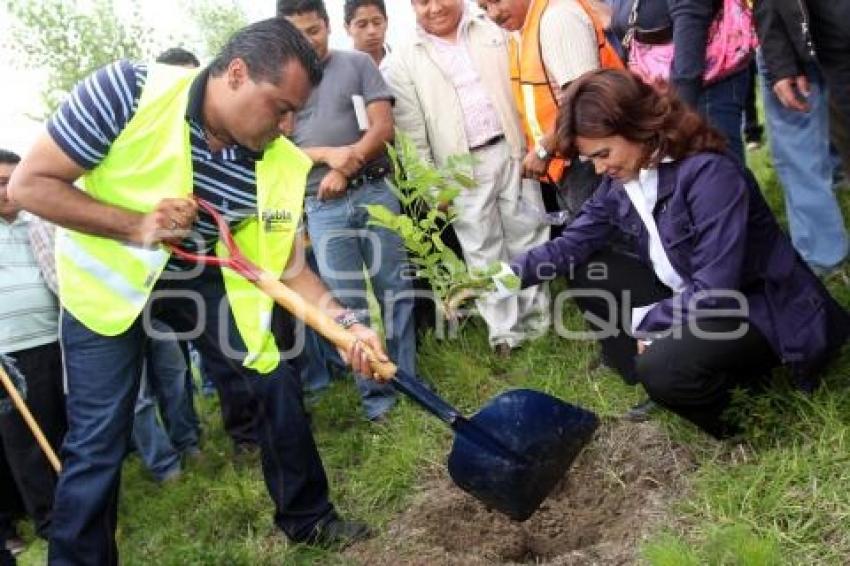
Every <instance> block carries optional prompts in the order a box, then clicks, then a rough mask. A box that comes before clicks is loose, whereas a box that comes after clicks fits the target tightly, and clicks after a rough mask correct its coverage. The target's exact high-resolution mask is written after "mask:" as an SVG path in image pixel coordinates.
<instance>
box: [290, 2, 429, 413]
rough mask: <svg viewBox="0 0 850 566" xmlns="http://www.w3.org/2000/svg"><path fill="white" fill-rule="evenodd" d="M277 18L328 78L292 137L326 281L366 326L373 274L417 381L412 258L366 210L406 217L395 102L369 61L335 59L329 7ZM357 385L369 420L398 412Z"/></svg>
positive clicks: (344, 55) (368, 383)
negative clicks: (392, 182)
mask: <svg viewBox="0 0 850 566" xmlns="http://www.w3.org/2000/svg"><path fill="white" fill-rule="evenodd" d="M277 13H278V16H282V17H285V18H286V19H288V20H289V21H290V22H291V23H293V24H294V25H295V27H297V28H298V29H299V30H301V32H302V33H303V34H304V35H305V36H306V37H307V39H308V40H309V41H310V42H311V43H312V45H313V47H314V48H315V49H316V52H317V53H318V54H319V59H320V60H321V61H322V65H323V71H324V78H323V79H322V82H321V83H320V84H319V86H318V87H316V88H315V89H314V90H313V92H312V94H311V95H310V98H309V100H308V102H307V105H306V106H305V107H304V108H303V109H302V110H301V111H300V112H298V114H297V115H296V117H295V130H294V133H293V136H292V140H293V141H294V142H295V143H296V144H298V146H299V147H300V148H301V149H303V150H304V151H305V152H306V153H307V155H309V156H310V158H311V159H312V160H313V161H314V163H315V165H314V166H313V169H312V171H311V172H310V175H309V177H308V179H307V197H306V202H305V206H304V209H305V210H306V212H307V230H308V233H309V235H310V239H311V241H312V243H313V249H314V251H315V254H316V259H317V261H318V266H319V273H320V275H321V277H322V279H323V280H324V282H325V284H326V285H327V286H328V287H329V288H330V289H331V290H332V291H333V292H334V294H335V296H336V299H337V300H339V301H340V302H341V303H343V304H344V305H345V306H346V307H348V308H350V309H353V310H355V311H356V312H358V313H359V314H360V316H361V317H362V318H365V317H366V316H368V304H367V300H366V292H367V291H366V281H365V275H364V268H365V271H366V273H367V274H368V276H369V277H370V279H371V283H372V289H373V291H374V293H375V296H376V297H377V299H378V302H379V303H380V305H381V312H382V315H383V323H384V331H385V334H386V337H387V345H388V350H389V353H390V356H391V358H392V359H393V360H394V361H395V362H396V363H397V364H398V365H399V367H400V368H401V369H402V370H404V371H406V372H408V373H410V374H415V372H416V342H415V335H414V328H413V318H412V309H413V291H412V288H411V283H410V280H409V279H407V278H406V277H405V276H404V273H405V271H406V266H407V255H406V253H405V251H404V246H403V243H402V241H401V239H400V238H399V237H398V236H397V235H396V234H394V233H392V232H390V231H388V230H385V229H383V228H377V227H374V226H369V225H368V220H369V215H368V213H367V212H366V209H365V206H366V205H372V204H375V205H377V204H381V205H384V206H386V207H387V208H388V209H389V210H391V211H393V212H395V213H396V214H398V213H399V212H400V207H399V202H398V200H397V199H396V197H395V195H393V193H392V191H391V190H390V187H389V185H388V183H387V179H386V176H387V174H389V172H390V166H389V161H388V159H387V155H386V149H385V144H386V143H387V142H389V141H391V140H392V137H393V118H392V104H393V96H392V92H391V91H390V89H389V88H388V87H387V85H386V83H384V80H383V78H382V77H381V73H380V72H379V71H378V68H377V67H376V66H375V63H374V61H372V59H371V58H370V57H369V56H368V55H366V54H364V53H360V52H356V51H336V50H330V49H328V37H329V32H330V30H329V21H328V15H327V11H326V10H325V6H324V2H323V1H322V0H278V3H277ZM357 383H358V388H359V389H360V392H361V395H362V396H363V406H364V409H365V411H366V417H367V418H368V419H370V420H378V419H381V418H382V417H383V415H384V414H385V413H386V412H387V411H388V410H389V409H390V407H392V405H393V403H394V402H395V396H394V393H393V390H392V388H391V387H389V386H387V385H380V384H378V383H377V382H375V381H373V380H371V379H365V378H363V377H361V376H358V378H357Z"/></svg>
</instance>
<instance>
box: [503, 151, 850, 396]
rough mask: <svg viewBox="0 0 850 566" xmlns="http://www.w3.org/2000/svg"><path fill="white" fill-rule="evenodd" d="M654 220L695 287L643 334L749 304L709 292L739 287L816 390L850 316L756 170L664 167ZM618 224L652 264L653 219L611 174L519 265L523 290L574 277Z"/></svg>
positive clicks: (703, 160)
mask: <svg viewBox="0 0 850 566" xmlns="http://www.w3.org/2000/svg"><path fill="white" fill-rule="evenodd" d="M653 216H654V217H655V221H656V223H657V225H658V232H659V235H660V236H661V240H662V243H663V245H664V249H665V250H666V252H667V255H668V256H669V258H670V263H671V264H672V265H673V267H674V268H675V269H676V271H677V272H678V273H679V275H680V276H681V277H682V278H683V279H684V280H685V283H686V284H687V288H686V289H685V291H684V292H683V293H682V294H681V295H679V296H674V297H671V298H669V299H666V300H664V301H661V302H659V303H658V304H657V305H656V306H655V307H654V308H652V309H651V310H650V311H649V313H648V314H647V315H646V317H645V318H644V319H643V321H642V322H641V324H640V326H639V328H638V330H639V331H642V332H649V333H651V332H660V331H664V330H667V329H669V328H670V327H671V326H673V325H675V324H681V323H682V321H684V320H687V318H686V317H696V318H700V317H702V318H707V317H710V316H711V311H712V310H717V309H729V308H732V309H736V308H737V309H739V308H740V304H739V301H735V300H732V299H730V298H728V297H725V298H724V297H718V296H704V295H706V293H705V292H706V291H710V290H713V291H717V290H723V291H728V290H735V291H739V292H740V293H741V294H743V295H744V296H745V297H746V299H747V302H748V312H749V315H748V317H749V321H750V323H751V324H753V325H755V326H756V328H758V329H759V330H760V331H761V332H762V334H764V336H765V338H766V339H767V340H768V341H769V342H770V344H771V346H772V347H773V350H774V351H775V352H776V354H777V356H778V357H779V358H780V359H781V360H782V362H783V363H786V364H788V365H789V366H791V368H792V369H793V370H794V373H795V376H796V377H797V379H798V382H799V383H800V385H802V386H805V387H810V386H811V385H812V384H813V383H814V380H813V378H814V376H815V373H816V372H817V370H818V369H819V368H820V367H821V366H822V364H823V363H824V362H825V361H826V359H827V357H828V356H829V354H831V353H832V352H834V351H835V350H836V349H837V348H838V347H840V346H841V345H842V344H843V343H844V342H845V340H846V339H847V337H848V334H850V315H848V313H847V312H846V311H845V310H844V309H843V308H842V307H841V306H840V305H839V304H838V303H836V302H835V300H834V299H833V298H832V297H831V296H830V295H829V292H828V291H827V290H826V288H825V287H824V286H823V284H822V283H821V282H820V280H819V279H818V278H817V277H816V276H815V275H814V274H813V273H812V271H811V270H810V269H809V268H808V266H807V265H806V264H805V262H804V261H803V260H802V259H801V258H800V256H799V255H798V254H797V252H796V251H795V250H794V248H793V247H792V245H791V242H790V240H789V239H788V237H787V236H786V235H785V234H784V233H783V232H782V230H781V229H780V227H779V225H778V224H777V222H776V219H775V218H774V216H773V213H772V212H771V211H770V209H769V208H768V206H767V203H766V202H765V201H764V198H763V197H762V194H761V191H760V190H759V187H758V184H757V183H756V181H755V179H754V178H753V176H752V174H751V173H750V172H749V171H748V170H747V169H745V168H743V167H741V166H740V165H739V164H738V163H736V161H735V160H734V159H732V158H730V157H728V156H726V155H720V154H715V153H700V154H697V155H694V156H691V157H687V158H685V159H682V160H679V161H674V162H670V163H662V164H661V165H660V166H659V171H658V201H657V204H656V206H655V210H654V211H653ZM616 230H620V231H621V232H624V233H625V234H626V235H627V236H630V237H631V238H629V239H631V240H632V241H634V242H635V248H636V249H635V252H636V253H637V254H638V256H639V257H640V258H641V260H642V261H644V262H645V263H646V264H648V265H651V264H650V260H649V237H648V233H647V231H646V228H645V227H644V224H643V221H642V220H641V219H640V216H639V215H638V213H637V211H636V210H635V209H634V207H633V206H632V204H631V201H630V200H629V197H628V195H627V194H626V192H625V189H624V188H623V184H622V183H621V182H619V181H615V180H613V179H611V178H609V177H606V178H605V179H604V180H603V181H602V185H601V186H600V188H599V190H598V191H597V193H596V194H595V195H594V197H593V198H591V199H590V200H588V201H587V202H586V203H585V204H584V206H583V208H582V210H581V213H580V214H579V216H578V217H577V218H576V219H575V220H574V221H573V223H572V224H570V225H569V227H567V229H566V230H565V231H564V232H563V234H562V236H561V237H559V238H557V239H555V240H552V241H551V242H547V243H545V244H543V245H540V246H538V247H536V248H533V249H531V250H529V251H528V252H526V253H525V254H523V255H520V256H518V257H516V258H514V260H513V261H512V262H511V267H512V268H513V270H514V272H516V273H517V274H518V275H519V276H520V278H521V279H522V284H523V287H527V286H530V285H534V284H536V283H539V282H540V281H542V280H545V279H548V278H551V277H553V276H554V275H556V274H567V273H569V272H570V271H571V269H572V268H573V267H575V266H577V265H581V264H582V263H584V262H585V261H586V260H587V259H588V258H589V257H590V255H591V254H592V253H593V252H595V251H597V250H599V249H601V248H603V247H605V246H606V244H607V243H608V242H609V240H610V239H611V236H612V234H613V233H614V232H615V231H616ZM689 305H690V306H691V307H695V308H693V309H689ZM806 382H810V383H808V384H807V383H806Z"/></svg>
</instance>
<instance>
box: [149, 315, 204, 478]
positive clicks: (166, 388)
mask: <svg viewBox="0 0 850 566" xmlns="http://www.w3.org/2000/svg"><path fill="white" fill-rule="evenodd" d="M151 324H152V326H153V328H154V329H156V330H157V331H158V332H161V333H162V335H163V336H162V338H158V339H152V340H150V342H149V343H148V345H147V354H146V355H145V362H144V370H143V372H144V378H143V379H142V386H141V387H140V390H139V398H138V400H137V402H136V418H135V420H134V422H133V442H134V444H135V445H136V450H138V452H139V456H141V458H142V461H143V462H144V463H145V466H146V467H147V468H148V470H150V471H151V473H152V474H153V475H154V476H155V477H156V478H157V479H158V480H162V479H164V478H165V477H166V476H168V475H169V474H171V473H173V472H174V471H175V470H178V469H179V468H180V465H179V464H180V454H182V453H185V452H186V451H187V450H193V449H195V450H197V448H198V429H197V428H196V426H195V424H194V423H193V422H192V420H191V414H190V413H189V411H188V408H189V407H190V404H191V395H192V392H191V390H188V391H187V383H188V382H187V379H186V375H187V373H188V371H189V368H188V367H187V365H186V357H185V356H184V354H183V351H182V350H181V348H180V343H179V342H178V341H177V339H176V338H174V337H169V336H168V334H170V333H171V332H172V330H171V328H169V327H168V326H167V325H165V324H163V323H162V322H161V321H158V320H154V321H152V323H151ZM157 407H159V412H160V414H161V417H162V425H160V422H159V420H157V417H156V414H157Z"/></svg>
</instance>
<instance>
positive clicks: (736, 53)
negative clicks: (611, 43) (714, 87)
mask: <svg viewBox="0 0 850 566" xmlns="http://www.w3.org/2000/svg"><path fill="white" fill-rule="evenodd" d="M639 3H640V0H634V4H633V5H632V11H631V14H630V16H629V30H628V33H627V34H626V38H625V40H624V41H623V44H624V45H625V46H626V49H627V50H628V67H629V70H631V71H632V72H633V73H635V74H636V75H637V76H639V77H640V78H641V79H642V80H643V81H644V82H646V83H649V84H653V83H655V82H656V81H658V80H661V81H664V82H667V81H669V80H670V70H671V69H672V67H673V54H674V46H673V42H672V41H670V42H668V43H663V44H661V45H650V44H647V43H641V42H640V41H638V40H637V39H636V38H635V29H636V27H637V11H638V4H639ZM757 46H758V36H756V32H755V28H754V26H753V10H752V8H751V7H750V6H749V5H748V4H747V5H745V4H744V0H723V5H722V6H721V8H720V10H718V12H717V16H715V18H714V21H712V22H711V26H710V27H709V28H708V45H707V46H706V49H705V72H704V73H703V77H702V78H703V82H704V83H705V84H710V83H713V82H717V81H719V80H721V79H724V78H726V77H728V76H729V75H731V74H733V73H735V72H737V71H740V70H741V69H743V68H744V67H746V66H747V65H748V64H749V63H750V60H751V59H752V57H753V54H754V53H755V49H756V47H757Z"/></svg>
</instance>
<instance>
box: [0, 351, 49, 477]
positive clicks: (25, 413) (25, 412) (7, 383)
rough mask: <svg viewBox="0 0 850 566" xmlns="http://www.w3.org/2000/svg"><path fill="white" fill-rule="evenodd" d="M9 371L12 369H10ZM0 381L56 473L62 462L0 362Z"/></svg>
mask: <svg viewBox="0 0 850 566" xmlns="http://www.w3.org/2000/svg"><path fill="white" fill-rule="evenodd" d="M10 371H12V370H11V369H10ZM0 382H2V383H3V388H4V389H5V390H6V393H7V394H8V395H9V399H11V401H12V405H13V406H14V407H15V408H16V409H17V410H18V413H19V414H20V415H21V418H22V419H24V422H25V423H27V426H28V427H29V429H30V431H31V432H32V435H33V436H34V437H35V440H36V442H38V445H39V446H40V447H41V450H42V451H43V452H44V455H45V456H46V457H47V461H48V462H50V465H51V467H52V468H53V469H54V470H55V471H56V473H57V474H58V473H59V472H60V471H62V464H61V463H60V462H59V458H57V457H56V452H54V451H53V448H52V447H51V446H50V442H48V440H47V437H46V436H44V433H43V432H42V431H41V427H40V426H38V423H37V422H36V421H35V418H34V417H33V416H32V413H31V412H30V410H29V407H27V404H26V402H25V401H24V399H23V397H21V394H20V393H18V388H17V387H15V383H14V381H12V378H11V377H9V374H7V373H6V370H5V368H4V367H3V364H2V363H0Z"/></svg>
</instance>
